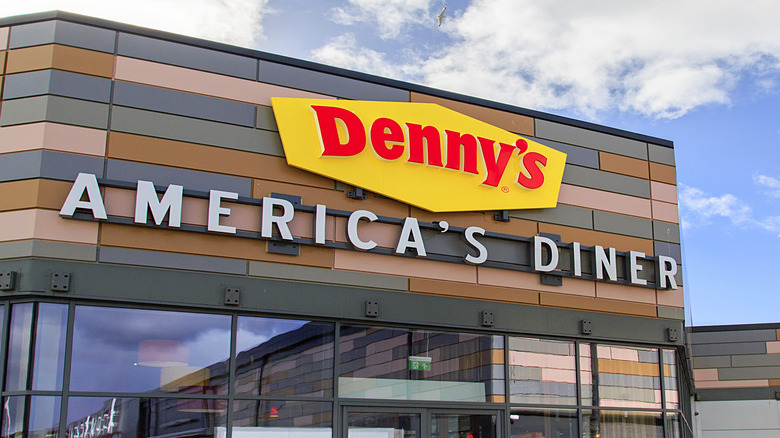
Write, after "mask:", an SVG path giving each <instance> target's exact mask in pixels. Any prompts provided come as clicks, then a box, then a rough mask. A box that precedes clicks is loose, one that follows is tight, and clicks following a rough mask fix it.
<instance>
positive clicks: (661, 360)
mask: <svg viewBox="0 0 780 438" xmlns="http://www.w3.org/2000/svg"><path fill="white" fill-rule="evenodd" d="M658 375H659V376H660V378H659V382H658V383H659V385H658V387H659V388H660V389H661V427H662V430H663V433H664V436H666V437H668V436H670V434H669V431H668V430H667V427H666V382H665V381H664V380H665V379H666V373H664V349H663V347H661V348H659V349H658Z"/></svg>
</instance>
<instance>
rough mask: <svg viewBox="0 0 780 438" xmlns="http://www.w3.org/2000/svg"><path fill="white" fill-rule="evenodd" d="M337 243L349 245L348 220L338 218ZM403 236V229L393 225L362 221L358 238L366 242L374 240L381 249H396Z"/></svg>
mask: <svg viewBox="0 0 780 438" xmlns="http://www.w3.org/2000/svg"><path fill="white" fill-rule="evenodd" d="M335 222H336V228H335V230H336V242H341V243H347V242H348V240H347V218H343V217H339V218H336V221H335ZM400 235H401V227H400V226H398V225H392V224H383V223H378V222H368V221H363V220H361V221H360V224H359V225H358V236H359V237H360V239H361V240H363V241H364V242H367V241H369V240H373V241H374V242H375V243H376V244H377V245H378V246H379V247H382V248H392V249H395V247H396V246H398V237H399V236H400Z"/></svg>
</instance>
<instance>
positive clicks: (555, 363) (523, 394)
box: [509, 337, 577, 405]
mask: <svg viewBox="0 0 780 438" xmlns="http://www.w3.org/2000/svg"><path fill="white" fill-rule="evenodd" d="M509 379H510V380H509V393H510V400H511V401H512V403H529V404H547V405H551V404H554V405H576V404H577V363H576V356H575V354H574V343H573V342H566V341H552V340H544V339H533V338H512V337H510V338H509Z"/></svg>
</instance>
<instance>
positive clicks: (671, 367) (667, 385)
mask: <svg viewBox="0 0 780 438" xmlns="http://www.w3.org/2000/svg"><path fill="white" fill-rule="evenodd" d="M664 389H665V391H666V392H665V394H664V395H665V397H666V409H679V408H680V399H679V397H680V396H679V394H678V392H677V354H676V352H675V351H674V350H664Z"/></svg>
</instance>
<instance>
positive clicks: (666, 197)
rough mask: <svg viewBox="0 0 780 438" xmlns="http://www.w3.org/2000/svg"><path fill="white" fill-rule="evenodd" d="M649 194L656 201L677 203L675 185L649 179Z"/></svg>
mask: <svg viewBox="0 0 780 438" xmlns="http://www.w3.org/2000/svg"><path fill="white" fill-rule="evenodd" d="M650 195H651V197H652V198H653V199H654V200H656V201H663V202H668V203H670V204H677V186H676V185H673V184H666V183H662V182H658V181H650Z"/></svg>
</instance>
